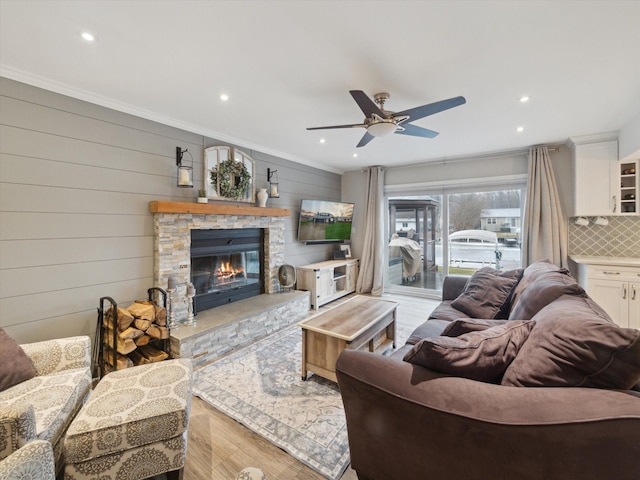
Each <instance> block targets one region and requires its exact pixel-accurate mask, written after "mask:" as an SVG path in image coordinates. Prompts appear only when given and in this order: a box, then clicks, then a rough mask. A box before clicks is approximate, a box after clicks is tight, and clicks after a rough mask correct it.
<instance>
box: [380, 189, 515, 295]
mask: <svg viewBox="0 0 640 480" xmlns="http://www.w3.org/2000/svg"><path fill="white" fill-rule="evenodd" d="M439 190H440V191H439V192H433V194H429V192H428V191H425V192H424V194H422V195H415V194H414V195H394V196H388V197H387V200H388V205H389V222H388V225H389V236H388V238H389V244H388V260H389V261H388V266H387V279H386V282H385V284H386V286H387V290H388V291H390V292H396V293H410V292H409V291H408V290H409V289H411V290H412V292H411V293H417V294H420V293H419V291H422V292H423V294H425V296H430V295H439V294H440V291H441V289H442V279H443V278H444V277H445V276H446V275H449V274H460V275H471V274H473V272H475V271H476V270H478V269H480V268H482V267H485V266H490V267H493V268H497V269H500V270H509V269H513V268H519V267H520V265H521V255H520V234H521V232H520V226H521V224H522V223H521V211H522V202H523V199H524V184H517V185H513V186H511V185H510V186H508V187H493V188H491V187H486V186H476V187H469V188H466V189H460V188H456V189H446V188H444V189H443V188H441V189H439ZM412 193H414V192H412ZM400 219H402V221H400ZM407 220H408V221H407ZM400 226H401V228H398V227H400ZM407 226H411V229H410V230H407Z"/></svg>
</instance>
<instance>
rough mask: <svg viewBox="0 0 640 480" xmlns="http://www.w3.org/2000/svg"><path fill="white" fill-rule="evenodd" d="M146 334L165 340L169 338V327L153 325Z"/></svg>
mask: <svg viewBox="0 0 640 480" xmlns="http://www.w3.org/2000/svg"><path fill="white" fill-rule="evenodd" d="M146 334H147V335H149V336H150V337H153V338H158V339H161V340H164V339H165V338H169V329H168V328H167V327H159V326H158V325H151V326H150V327H149V328H148V329H147V331H146Z"/></svg>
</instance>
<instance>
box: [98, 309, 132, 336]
mask: <svg viewBox="0 0 640 480" xmlns="http://www.w3.org/2000/svg"><path fill="white" fill-rule="evenodd" d="M134 320H135V319H134V318H133V316H132V315H131V314H130V313H129V312H128V311H127V310H125V309H124V308H120V307H118V330H120V331H122V330H126V329H127V328H129V326H130V325H131V324H132V323H133V321H134ZM102 323H103V324H104V325H112V324H113V307H109V309H108V310H107V312H106V313H105V315H104V317H103V319H102Z"/></svg>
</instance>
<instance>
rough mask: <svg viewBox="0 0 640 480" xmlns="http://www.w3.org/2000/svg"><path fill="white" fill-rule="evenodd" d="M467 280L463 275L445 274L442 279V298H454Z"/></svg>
mask: <svg viewBox="0 0 640 480" xmlns="http://www.w3.org/2000/svg"><path fill="white" fill-rule="evenodd" d="M468 280H469V277H468V276H465V275H447V276H446V277H444V280H443V281H442V300H455V299H456V298H458V295H460V294H461V293H462V292H463V291H464V287H465V286H466V285H467V281H468Z"/></svg>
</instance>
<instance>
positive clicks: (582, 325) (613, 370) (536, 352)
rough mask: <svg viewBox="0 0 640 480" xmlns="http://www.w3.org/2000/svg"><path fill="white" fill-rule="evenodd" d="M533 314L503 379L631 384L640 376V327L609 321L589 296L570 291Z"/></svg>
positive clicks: (526, 384)
mask: <svg viewBox="0 0 640 480" xmlns="http://www.w3.org/2000/svg"><path fill="white" fill-rule="evenodd" d="M533 320H535V322H536V326H535V328H533V330H532V331H531V334H530V335H529V339H528V340H527V342H526V343H525V344H524V345H523V347H522V349H521V350H520V352H518V355H517V356H516V358H515V359H514V360H513V362H512V363H511V365H509V368H507V371H506V372H505V374H504V377H503V379H502V384H503V385H511V386H520V387H541V386H544V387H595V388H614V389H630V388H631V387H632V386H633V385H634V384H635V383H636V382H638V381H639V380H640V331H638V330H636V329H633V328H622V327H619V326H618V325H616V324H615V323H612V322H610V321H609V320H608V318H605V317H604V316H603V315H602V311H601V309H600V308H599V307H598V306H597V305H596V304H595V303H594V302H593V300H591V299H590V298H588V297H576V296H571V295H565V296H563V297H560V298H559V299H557V300H556V301H554V302H553V303H551V304H549V305H547V306H546V307H544V308H543V309H542V310H540V312H538V314H537V315H535V316H534V317H533Z"/></svg>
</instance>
